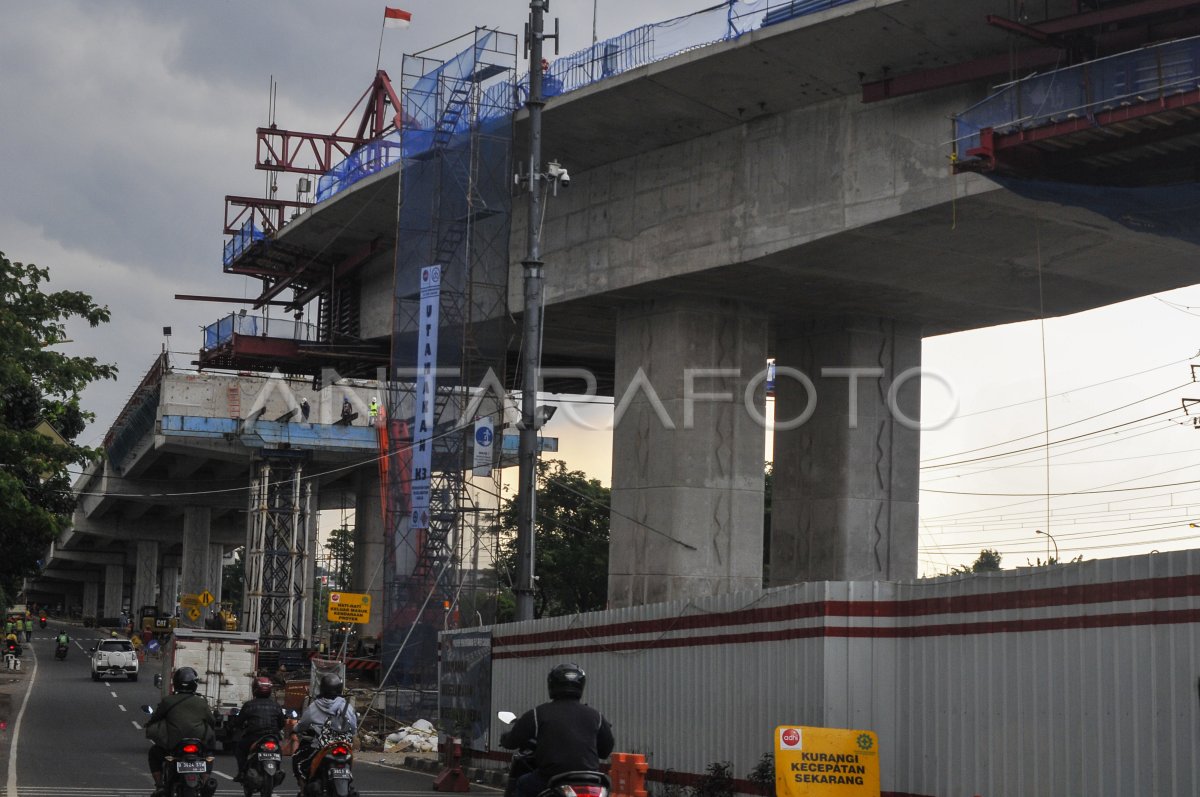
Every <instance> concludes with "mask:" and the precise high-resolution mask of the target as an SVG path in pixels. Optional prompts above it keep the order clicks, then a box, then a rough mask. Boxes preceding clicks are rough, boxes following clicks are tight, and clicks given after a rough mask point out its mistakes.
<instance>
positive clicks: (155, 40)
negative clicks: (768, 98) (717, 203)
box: [0, 0, 1200, 573]
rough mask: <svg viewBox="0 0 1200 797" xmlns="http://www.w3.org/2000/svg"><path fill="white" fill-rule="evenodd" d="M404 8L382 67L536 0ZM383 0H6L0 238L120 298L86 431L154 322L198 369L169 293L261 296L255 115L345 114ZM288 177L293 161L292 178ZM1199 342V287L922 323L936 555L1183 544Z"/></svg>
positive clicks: (308, 117)
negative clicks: (111, 370)
mask: <svg viewBox="0 0 1200 797" xmlns="http://www.w3.org/2000/svg"><path fill="white" fill-rule="evenodd" d="M390 4H391V5H393V6H400V7H402V8H405V9H406V10H409V11H411V12H412V13H413V25H412V27H411V28H409V29H407V30H403V31H388V32H387V35H386V37H385V38H384V42H383V56H382V66H383V68H385V69H388V70H390V71H392V72H393V73H394V74H395V73H398V72H399V68H400V60H401V55H402V54H403V53H404V52H414V51H417V50H421V49H424V48H426V47H430V46H432V45H436V44H439V43H441V42H443V41H446V40H448V39H451V38H454V37H455V36H458V35H460V34H463V33H466V32H468V31H469V29H470V28H471V27H472V26H475V25H479V26H489V27H492V26H496V27H500V28H501V29H502V30H505V31H510V32H514V33H517V32H519V31H520V30H521V26H522V23H523V22H524V20H525V17H526V15H527V12H528V4H527V3H526V2H523V0H396V1H395V2H392V3H390ZM706 5H709V3H707V2H704V0H700V1H699V2H697V0H667V1H664V0H652V1H649V2H647V1H646V0H641V1H640V2H639V1H638V0H598V2H597V3H596V4H595V5H593V3H592V2H590V0H556V2H554V3H553V4H552V16H558V17H561V18H562V31H563V42H562V51H563V53H564V54H566V53H569V52H572V51H574V50H576V49H579V48H581V47H584V46H586V45H588V44H589V43H590V42H591V39H592V26H593V11H595V16H596V28H597V31H598V35H599V37H600V38H601V39H603V38H606V37H608V36H611V35H615V34H617V33H620V32H622V31H625V30H628V29H630V28H632V27H635V26H637V25H639V24H642V23H645V22H652V21H657V20H661V19H666V18H669V17H672V16H675V15H677V14H681V13H685V12H688V11H691V10H695V9H698V8H701V7H704V6H706ZM383 7H384V3H383V2H375V1H372V2H366V1H365V0H339V2H336V3H334V2H327V1H320V0H289V1H288V2H283V0H256V2H223V1H221V0H209V1H208V2H203V3H194V2H193V3H183V2H166V1H165V0H140V1H138V0H104V2H96V1H95V0H89V1H88V2H69V1H68V0H43V1H42V2H36V3H18V2H11V1H9V0H5V2H3V5H2V8H3V16H2V21H3V24H0V70H2V71H0V73H2V74H3V75H4V76H5V77H4V79H3V80H0V141H2V142H3V144H4V150H5V155H6V157H5V167H4V170H3V188H4V190H3V191H0V251H3V252H5V253H6V255H7V256H8V257H10V258H11V259H14V260H19V261H25V262H35V263H38V264H39V265H42V266H49V267H50V268H51V277H52V283H51V287H52V288H70V289H78V290H84V291H87V292H89V293H91V294H92V295H93V296H94V297H95V298H96V300H97V301H98V302H100V303H102V304H106V305H108V306H109V308H110V309H111V310H112V312H113V322H112V323H111V324H109V325H107V326H106V327H104V328H102V329H100V330H95V331H93V330H85V329H80V330H76V331H75V333H74V334H75V338H76V341H75V343H74V344H71V346H72V350H73V351H75V352H79V353H84V352H86V353H91V354H95V355H97V356H99V357H100V358H101V359H105V360H110V361H115V362H116V363H118V365H119V366H120V369H121V378H120V380H119V381H118V382H117V383H108V384H104V385H99V386H97V387H95V388H93V389H91V390H89V392H88V393H87V395H86V401H87V404H88V405H89V406H90V407H91V408H92V409H94V410H95V411H96V413H97V416H98V417H97V422H96V423H95V424H94V425H93V427H92V429H91V430H89V432H88V435H89V436H90V439H88V440H87V442H89V443H91V444H97V443H98V442H99V440H100V439H101V438H102V437H103V433H104V431H105V430H106V429H107V428H108V426H109V424H110V423H111V422H112V420H113V418H114V417H115V415H116V413H117V412H118V411H119V409H120V407H121V405H122V404H123V403H124V401H125V399H126V397H127V396H128V395H129V393H130V391H132V390H133V388H134V387H135V386H136V385H137V382H138V380H139V379H140V377H141V376H142V374H143V373H144V371H145V370H146V368H147V367H148V366H149V364H150V363H151V361H152V360H153V358H154V356H155V354H156V353H157V352H158V350H159V348H160V347H161V346H162V345H163V343H164V339H163V338H162V336H161V329H162V327H163V326H171V327H172V328H173V333H174V334H173V337H172V338H171V339H170V341H169V344H168V345H169V347H170V349H171V350H172V351H173V352H175V356H174V360H175V362H176V363H186V362H189V361H190V360H191V359H192V358H193V357H194V356H195V352H196V349H197V348H198V346H199V344H200V328H201V327H202V326H203V325H204V324H206V323H209V322H211V321H213V320H215V319H216V318H217V317H218V316H219V315H220V314H221V313H222V312H227V311H228V308H227V306H225V305H219V304H203V303H195V302H179V301H175V300H174V299H173V298H172V297H173V296H174V295H175V294H176V293H188V294H215V295H223V296H231V295H233V296H241V295H246V294H247V293H248V292H250V291H251V288H250V286H247V285H245V284H243V282H242V281H241V280H240V278H235V277H228V276H225V275H223V274H222V273H221V259H220V258H221V245H222V242H223V240H222V235H221V227H222V223H223V211H224V196H225V195H226V194H246V195H262V191H263V187H264V182H265V177H264V174H263V173H262V172H256V171H255V170H254V169H253V159H254V148H255V141H254V129H255V128H256V127H257V126H259V125H261V124H264V123H266V121H267V108H268V87H269V85H270V81H271V79H272V77H273V78H274V80H276V81H277V83H278V86H279V89H278V101H277V109H276V120H277V121H278V123H279V124H280V126H281V127H286V128H290V129H297V130H312V131H332V129H333V127H334V126H336V124H337V123H338V122H339V121H340V120H341V119H342V118H343V117H344V116H345V115H346V114H347V113H348V112H349V111H350V109H351V107H352V106H353V103H354V102H355V100H356V99H357V98H358V97H359V95H360V94H361V93H362V92H363V90H364V89H365V88H366V86H367V85H368V84H369V82H370V80H371V77H372V74H373V71H374V68H375V58H376V52H377V48H378V46H379V41H380V40H379V34H380V22H381V19H382V14H383ZM290 179H291V178H281V184H280V191H281V195H284V196H287V195H288V194H289V192H290V190H291V189H290V183H289V182H288V180H290ZM1031 225H1032V220H1031ZM1043 344H1044V345H1043ZM1043 349H1044V352H1045V364H1046V369H1045V386H1046V392H1047V393H1048V394H1049V396H1050V398H1049V399H1048V402H1047V403H1046V405H1043V402H1042V400H1041V399H1042V396H1043V367H1042V365H1043ZM1198 349H1200V289H1183V290H1180V291H1175V292H1173V293H1171V294H1163V295H1161V296H1159V297H1147V298H1144V299H1139V300H1135V301H1132V302H1127V303H1125V304H1122V305H1118V306H1115V307H1111V308H1105V309H1102V310H1098V311H1093V312H1090V313H1085V314H1081V315H1079V316H1073V317H1069V318H1062V319H1050V320H1048V321H1047V322H1046V323H1045V334H1044V338H1043V335H1042V330H1041V326H1040V325H1039V324H1038V323H1037V322H1036V321H1035V322H1031V323H1025V324H1016V325H1010V326H1007V327H1000V328H995V329H990V330H981V331H977V332H971V333H962V334H959V335H952V336H945V337H941V338H932V339H928V340H927V341H926V347H925V365H926V366H927V367H929V368H931V369H933V370H936V371H937V372H939V373H940V374H941V375H942V376H943V377H945V379H946V381H947V382H948V383H949V384H950V385H951V386H952V392H953V401H952V400H951V399H950V398H949V396H948V394H947V393H946V392H945V391H938V390H937V389H936V388H935V387H933V386H930V387H928V388H927V389H926V391H925V406H924V408H923V414H924V415H925V416H926V417H930V418H932V417H942V416H944V415H945V414H947V413H948V412H949V410H950V407H951V405H953V404H956V406H957V410H956V411H955V419H954V420H953V421H951V422H950V423H948V424H946V425H945V426H944V427H942V428H941V429H939V430H936V431H930V432H927V433H925V434H924V435H923V438H922V459H923V460H924V463H925V466H926V467H925V468H924V470H923V473H922V487H923V490H924V492H923V493H922V521H921V522H922V543H921V545H922V548H921V554H920V555H921V560H922V568H923V571H924V572H928V573H932V572H938V571H945V570H946V569H948V567H950V566H952V565H957V564H962V563H964V562H969V561H971V560H972V559H973V558H974V557H975V556H976V555H977V554H978V551H979V549H980V548H981V547H985V546H986V547H994V548H998V549H999V550H1000V551H1001V553H1002V554H1003V555H1004V557H1005V559H1004V561H1005V564H1006V565H1009V566H1012V565H1017V564H1024V563H1025V562H1026V561H1032V560H1035V559H1036V558H1038V557H1039V556H1040V557H1043V558H1044V557H1045V555H1046V546H1047V540H1046V538H1044V537H1039V536H1037V535H1036V534H1035V530H1037V529H1043V530H1044V529H1046V528H1050V529H1052V533H1053V534H1054V536H1055V540H1056V541H1057V542H1058V544H1059V547H1060V549H1061V555H1062V558H1064V559H1067V558H1072V557H1074V556H1076V555H1083V556H1085V557H1086V558H1095V557H1104V556H1116V555H1123V554H1131V553H1144V552H1148V551H1150V550H1153V549H1158V550H1170V549H1175V548H1183V547H1191V546H1192V545H1193V544H1194V538H1193V535H1194V534H1195V531H1196V530H1195V529H1190V528H1189V526H1188V523H1189V522H1196V523H1200V490H1196V489H1194V488H1195V487H1197V486H1198V485H1194V484H1191V483H1190V482H1191V481H1194V480H1196V479H1200V475H1195V474H1200V448H1197V446H1196V445H1195V443H1196V442H1197V440H1198V439H1200V438H1196V437H1195V436H1194V435H1196V434H1200V432H1197V431H1195V430H1193V428H1192V426H1191V422H1190V418H1185V417H1183V412H1182V410H1179V411H1175V412H1172V411H1171V410H1172V408H1179V407H1180V406H1181V401H1182V399H1184V398H1187V397H1196V398H1200V389H1196V388H1200V386H1195V385H1191V384H1190V382H1191V373H1190V369H1189V358H1190V357H1191V356H1192V355H1193V354H1196V353H1197V350H1198ZM1126 405H1128V406H1126ZM1093 416H1094V417H1093ZM1047 418H1048V420H1049V427H1050V428H1051V431H1050V433H1049V440H1050V441H1051V442H1052V445H1051V446H1050V449H1049V450H1050V453H1051V457H1050V467H1049V473H1048V474H1047V467H1046V448H1045V447H1044V443H1045V441H1046V436H1045V431H1044V430H1045V427H1046V421H1047ZM1138 419H1145V420H1140V421H1139V420H1138ZM1109 427H1112V428H1109ZM1098 430H1105V431H1098ZM557 433H558V434H559V435H560V436H561V437H563V438H564V439H566V438H569V437H572V435H571V433H570V432H569V430H564V429H560V430H558V431H557ZM597 436H599V437H597ZM1066 438H1072V439H1070V440H1066ZM1060 441H1063V442H1060ZM596 450H600V451H602V452H603V451H607V444H606V443H605V442H604V438H603V433H589V434H588V435H586V436H585V435H578V434H577V435H574V443H573V444H572V445H571V446H569V447H568V448H567V449H566V451H565V455H566V457H567V459H568V460H571V461H572V464H573V465H575V466H576V467H583V468H588V469H590V470H592V471H593V472H594V473H595V474H596V475H597V476H600V477H602V478H604V479H605V480H606V481H607V467H608V460H607V458H606V457H605V456H603V455H601V456H599V457H593V458H589V457H587V456H585V455H584V454H583V452H585V451H596ZM1018 450H1019V451H1018ZM1013 451H1018V453H1015V454H1012V455H1010V456H1001V455H1005V454H1008V453H1009V452H1013ZM1047 479H1048V480H1049V488H1047ZM1047 492H1048V493H1050V498H1049V500H1047V498H1046V496H1045V495H1044V494H1045V493H1047ZM1068 493H1069V494H1068ZM1189 502H1195V503H1189ZM1047 524H1049V525H1047Z"/></svg>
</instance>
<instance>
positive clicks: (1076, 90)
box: [954, 37, 1200, 160]
mask: <svg viewBox="0 0 1200 797" xmlns="http://www.w3.org/2000/svg"><path fill="white" fill-rule="evenodd" d="M1198 75H1200V37H1195V38H1190V39H1181V40H1179V41H1173V42H1166V43H1163V44H1155V45H1150V46H1147V47H1143V48H1141V49H1138V50H1132V51H1130V52H1127V53H1121V54H1119V55H1113V56H1109V57H1107V58H1101V59H1099V60H1096V61H1089V62H1087V63H1084V64H1078V65H1076V66H1071V67H1065V68H1063V69H1055V70H1053V71H1051V72H1047V73H1045V74H1040V75H1031V76H1029V77H1027V78H1024V79H1022V80H1018V81H1016V82H1014V83H1009V84H1006V85H1004V86H1001V87H999V89H998V90H997V91H996V92H995V93H993V94H992V95H991V96H989V97H988V98H987V99H985V100H983V101H982V102H980V103H978V104H976V105H974V106H972V107H970V108H968V109H967V110H965V111H963V112H962V113H961V114H959V115H958V116H956V117H955V118H954V146H955V152H956V153H957V155H958V157H959V158H960V159H964V160H965V159H967V157H966V153H967V152H968V151H969V150H971V149H973V148H975V147H978V146H979V145H980V138H979V134H980V131H982V130H984V129H988V128H990V129H992V130H994V131H995V132H997V133H1011V132H1013V131H1016V130H1030V129H1033V128H1036V127H1041V126H1043V125H1047V124H1055V123H1058V122H1063V121H1069V120H1072V119H1089V118H1091V117H1092V116H1093V115H1094V114H1095V113H1097V112H1100V111H1109V110H1115V109H1118V108H1122V107H1128V106H1131V105H1135V104H1138V103H1143V102H1147V101H1151V100H1157V99H1160V98H1163V97H1166V96H1170V95H1173V94H1179V93H1182V92H1186V91H1193V90H1195V89H1197V88H1200V81H1198V79H1197V76H1198Z"/></svg>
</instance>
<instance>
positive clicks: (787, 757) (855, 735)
mask: <svg viewBox="0 0 1200 797" xmlns="http://www.w3.org/2000/svg"><path fill="white" fill-rule="evenodd" d="M775 792H776V794H778V795H779V797H835V796H836V797H848V796H849V795H853V797H867V796H868V795H870V797H879V738H878V737H877V736H876V735H875V734H874V733H872V732H871V731H856V730H846V729H842V728H813V727H809V726H805V725H780V726H779V727H778V728H776V729H775Z"/></svg>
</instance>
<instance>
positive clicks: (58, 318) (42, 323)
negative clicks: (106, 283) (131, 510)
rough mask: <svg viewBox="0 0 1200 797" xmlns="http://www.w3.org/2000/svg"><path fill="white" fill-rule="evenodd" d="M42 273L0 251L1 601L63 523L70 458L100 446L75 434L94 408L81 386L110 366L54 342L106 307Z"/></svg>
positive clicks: (98, 319)
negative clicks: (49, 286)
mask: <svg viewBox="0 0 1200 797" xmlns="http://www.w3.org/2000/svg"><path fill="white" fill-rule="evenodd" d="M49 279H50V271H49V269H45V268H39V267H38V266H35V265H33V264H32V263H29V264H25V263H18V262H15V261H11V260H9V259H8V258H7V257H5V256H4V253H3V252H0V296H2V299H0V551H3V552H4V554H3V556H0V593H4V594H3V595H0V598H3V600H0V603H3V602H7V600H8V599H9V598H11V597H12V596H13V595H15V593H16V591H17V589H18V588H19V587H20V584H21V581H22V579H24V578H25V577H26V576H29V575H32V574H33V573H35V572H36V570H37V567H38V560H39V558H40V557H41V555H42V553H43V552H44V551H45V549H46V546H47V545H49V543H50V541H51V540H52V539H54V538H55V537H56V536H57V535H58V534H59V533H60V532H61V531H62V530H63V529H64V528H66V527H67V525H68V524H69V523H70V520H71V512H72V510H73V509H74V506H75V503H74V497H73V496H72V495H71V482H70V478H69V475H68V473H67V466H68V465H77V466H81V465H84V464H86V463H88V462H92V461H95V460H96V459H98V458H99V456H100V453H101V452H100V450H99V449H92V448H87V447H84V446H80V445H77V444H76V443H75V442H74V440H75V438H76V437H78V436H79V434H80V433H81V432H82V431H83V430H84V427H85V426H86V425H87V423H88V422H89V421H90V420H92V417H93V416H92V414H91V413H89V412H85V411H84V410H83V409H82V408H81V407H80V405H79V394H80V392H81V391H82V390H83V389H84V388H85V387H87V386H88V385H89V384H91V383H92V382H94V381H96V380H98V379H115V378H116V374H117V369H116V366H114V365H111V364H104V363H100V362H98V361H97V360H96V358H94V357H70V356H67V355H65V354H63V353H61V352H58V351H55V350H53V349H52V348H51V347H52V346H54V345H55V344H58V343H63V342H65V341H66V340H67V330H66V324H67V322H68V321H69V320H71V319H73V318H78V319H82V320H84V321H86V322H87V323H88V324H90V325H91V326H93V327H95V326H98V325H99V324H102V323H105V322H107V321H108V320H109V312H108V308H106V307H100V306H98V305H96V304H95V303H93V302H92V298H91V297H90V296H88V295H87V294H85V293H79V292H77V291H57V292H54V293H46V292H44V291H43V283H46V282H48V281H49ZM43 422H44V425H43ZM48 430H53V432H50V431H48Z"/></svg>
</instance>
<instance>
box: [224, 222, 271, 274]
mask: <svg viewBox="0 0 1200 797" xmlns="http://www.w3.org/2000/svg"><path fill="white" fill-rule="evenodd" d="M266 237H267V236H266V234H265V233H264V232H263V231H262V230H260V229H259V228H258V227H256V226H255V225H254V222H253V221H247V222H246V223H245V224H243V225H242V227H241V229H240V230H238V231H237V232H236V233H234V234H233V235H231V236H229V239H228V240H227V241H225V250H224V252H222V254H221V262H222V263H223V264H224V265H225V267H226V268H229V267H230V266H232V265H233V263H234V261H236V260H237V259H238V258H239V257H241V256H242V252H245V251H246V249H248V248H249V247H250V244H252V243H254V242H255V241H261V240H262V239H263V238H266Z"/></svg>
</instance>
